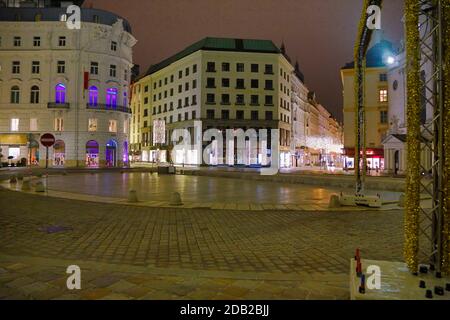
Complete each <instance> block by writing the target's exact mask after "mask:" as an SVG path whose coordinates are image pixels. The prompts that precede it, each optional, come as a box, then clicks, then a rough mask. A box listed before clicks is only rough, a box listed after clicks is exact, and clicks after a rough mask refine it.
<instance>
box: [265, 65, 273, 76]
mask: <svg viewBox="0 0 450 320" xmlns="http://www.w3.org/2000/svg"><path fill="white" fill-rule="evenodd" d="M264 73H265V74H273V65H271V64H266V66H265V70H264Z"/></svg>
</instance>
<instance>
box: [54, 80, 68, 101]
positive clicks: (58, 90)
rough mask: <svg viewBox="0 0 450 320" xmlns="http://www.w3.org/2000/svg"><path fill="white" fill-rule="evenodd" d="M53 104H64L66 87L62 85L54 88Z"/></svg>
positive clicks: (59, 84)
mask: <svg viewBox="0 0 450 320" xmlns="http://www.w3.org/2000/svg"><path fill="white" fill-rule="evenodd" d="M55 102H56V103H66V86H65V85H63V84H62V83H58V84H57V85H56V86H55Z"/></svg>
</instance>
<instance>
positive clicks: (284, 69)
mask: <svg viewBox="0 0 450 320" xmlns="http://www.w3.org/2000/svg"><path fill="white" fill-rule="evenodd" d="M292 71H293V67H292V66H291V64H290V63H289V61H287V59H286V58H285V56H284V55H283V54H282V53H281V52H280V50H279V49H278V48H277V47H276V46H275V45H274V44H273V43H272V41H267V40H242V39H227V38H205V39H203V40H201V41H199V42H197V43H194V44H193V45H191V46H189V47H187V48H186V49H184V50H183V51H181V52H179V53H177V54H175V55H174V56H172V57H170V58H168V59H166V60H164V61H162V62H160V63H158V64H156V65H152V66H151V67H150V68H149V69H148V71H147V72H146V73H145V74H144V75H143V76H142V77H140V79H139V80H138V81H137V82H136V83H135V84H134V86H133V101H132V108H136V109H135V110H140V116H136V119H135V118H134V117H133V122H132V129H131V130H132V131H131V132H132V137H133V142H134V143H136V144H137V145H140V147H141V153H142V154H141V160H142V161H160V162H165V161H172V162H174V163H183V164H199V162H198V159H199V157H198V156H199V155H198V154H197V151H196V150H194V149H192V150H185V152H184V154H183V153H180V154H177V155H176V156H175V159H169V154H170V153H169V152H168V151H170V150H171V143H170V142H169V137H170V136H171V132H172V131H173V130H174V129H177V128H189V129H190V130H191V131H193V129H192V128H193V127H194V121H201V122H202V128H203V129H208V128H217V129H220V130H222V132H223V133H225V129H233V128H242V129H244V131H245V130H246V129H249V128H253V129H261V128H267V129H280V139H279V142H278V143H279V148H280V159H281V166H289V165H290V161H291V156H290V152H291V150H290V147H291V143H290V139H291V122H292V115H291V81H292V76H291V74H292ZM139 118H140V119H139ZM155 120H163V121H164V123H165V131H166V141H165V143H158V144H157V143H154V139H153V126H154V123H155V122H154V121H155ZM136 132H140V137H138V135H137V134H135V133H136ZM269 135H270V133H269ZM139 139H140V140H139ZM227 147H228V146H224V150H225V152H224V154H222V155H215V156H214V157H215V159H212V161H211V163H214V162H217V163H220V161H219V159H220V160H221V161H222V163H224V164H227V163H228V164H231V163H230V157H227V151H226V150H227ZM228 149H229V148H228ZM268 149H269V150H270V147H268ZM232 160H233V159H231V162H232ZM268 162H270V151H269V153H268V154H262V151H261V150H260V149H259V150H258V154H257V155H251V156H248V157H244V158H236V159H234V163H236V164H242V165H258V164H259V165H267V164H268Z"/></svg>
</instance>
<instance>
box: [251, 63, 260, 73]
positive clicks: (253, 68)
mask: <svg viewBox="0 0 450 320" xmlns="http://www.w3.org/2000/svg"><path fill="white" fill-rule="evenodd" d="M251 70H252V72H259V65H258V64H255V63H252V67H251Z"/></svg>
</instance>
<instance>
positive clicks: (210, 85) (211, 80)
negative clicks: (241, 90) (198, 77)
mask: <svg viewBox="0 0 450 320" xmlns="http://www.w3.org/2000/svg"><path fill="white" fill-rule="evenodd" d="M206 87H207V88H215V87H216V80H215V79H214V78H207V79H206Z"/></svg>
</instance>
